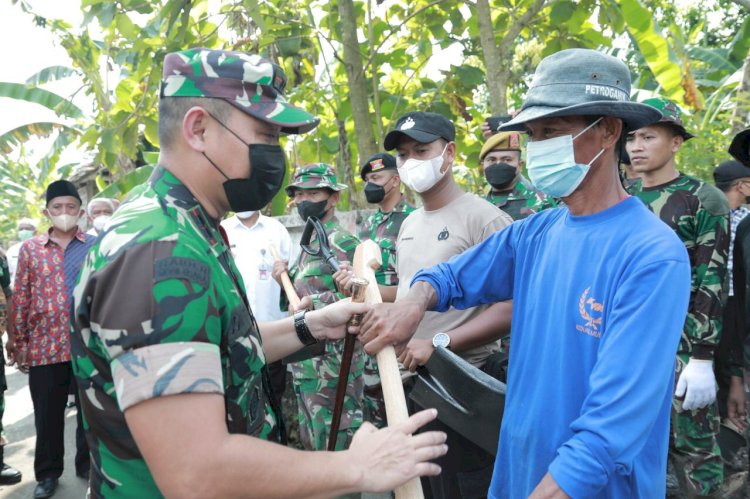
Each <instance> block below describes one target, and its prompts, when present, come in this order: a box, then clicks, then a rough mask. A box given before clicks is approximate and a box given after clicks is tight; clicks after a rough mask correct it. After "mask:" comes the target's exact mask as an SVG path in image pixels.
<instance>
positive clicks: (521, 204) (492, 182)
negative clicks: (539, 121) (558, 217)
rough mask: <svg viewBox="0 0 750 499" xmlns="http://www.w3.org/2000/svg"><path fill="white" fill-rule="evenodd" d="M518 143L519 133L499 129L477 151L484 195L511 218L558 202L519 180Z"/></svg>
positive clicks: (525, 214) (523, 216) (555, 204)
mask: <svg viewBox="0 0 750 499" xmlns="http://www.w3.org/2000/svg"><path fill="white" fill-rule="evenodd" d="M521 147H522V140H521V134H520V133H518V132H500V133H496V134H494V135H492V136H491V137H490V138H489V139H487V142H485V143H484V145H483V146H482V150H481V151H480V152H479V164H480V165H481V167H482V172H483V173H484V178H485V179H487V183H488V184H489V186H490V189H489V191H488V192H487V194H486V196H485V199H486V200H487V201H489V202H490V203H492V204H494V205H495V206H497V207H498V208H500V209H501V210H503V211H504V212H505V213H507V214H508V215H510V217H511V218H512V219H513V220H523V219H524V218H526V217H528V216H529V215H531V214H532V213H536V212H538V211H541V210H544V209H546V208H554V207H555V206H557V202H555V200H554V199H553V198H550V197H549V196H547V195H545V194H544V193H543V192H540V191H538V190H536V189H534V188H533V187H530V186H527V185H526V184H524V182H522V181H521V170H522V169H523V159H522V158H521Z"/></svg>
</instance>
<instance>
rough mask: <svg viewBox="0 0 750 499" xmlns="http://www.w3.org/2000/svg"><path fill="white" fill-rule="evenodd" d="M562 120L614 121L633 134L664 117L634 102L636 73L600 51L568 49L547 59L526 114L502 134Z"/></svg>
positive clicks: (528, 97)
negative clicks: (537, 122)
mask: <svg viewBox="0 0 750 499" xmlns="http://www.w3.org/2000/svg"><path fill="white" fill-rule="evenodd" d="M561 116H612V117H615V118H620V119H621V120H623V122H624V128H625V130H626V131H628V130H630V131H632V130H637V129H638V128H641V127H643V126H646V125H649V124H651V123H655V122H657V121H659V120H660V119H661V116H662V115H661V113H660V112H659V111H658V110H657V109H654V108H653V107H651V106H647V105H645V104H640V103H637V102H632V101H630V71H629V70H628V68H627V66H625V64H623V63H622V61H620V60H618V59H616V58H615V57H612V56H611V55H607V54H603V53H601V52H598V51H596V50H589V49H568V50H562V51H560V52H557V53H555V54H552V55H550V56H547V57H545V58H544V59H542V62H541V63H539V66H537V68H536V72H535V73H534V79H533V80H532V82H531V86H530V87H529V91H528V92H527V93H526V99H525V100H524V102H523V105H522V106H521V110H520V112H519V113H518V114H517V115H516V116H515V117H514V118H513V119H512V120H510V121H508V122H506V123H504V124H502V125H501V126H500V128H499V130H500V131H510V130H524V125H525V124H526V123H527V122H529V121H532V120H536V119H540V118H556V117H561Z"/></svg>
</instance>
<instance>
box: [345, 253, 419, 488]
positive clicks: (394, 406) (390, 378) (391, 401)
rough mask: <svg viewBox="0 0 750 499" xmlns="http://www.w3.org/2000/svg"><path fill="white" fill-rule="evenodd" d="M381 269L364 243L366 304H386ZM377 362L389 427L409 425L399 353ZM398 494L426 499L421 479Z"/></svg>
mask: <svg viewBox="0 0 750 499" xmlns="http://www.w3.org/2000/svg"><path fill="white" fill-rule="evenodd" d="M380 265H382V257H381V254H380V248H379V247H378V245H377V244H375V243H374V242H373V241H371V240H367V241H363V242H361V243H360V244H359V246H357V249H356V251H355V253H354V262H353V267H354V274H355V275H356V276H357V277H361V278H363V279H367V281H368V282H369V284H368V286H367V295H366V297H365V303H371V304H372V303H382V302H383V299H382V297H381V296H380V289H378V283H377V281H376V280H375V270H374V268H379V267H380ZM375 359H376V360H377V362H378V372H379V373H380V384H381V386H382V387H383V400H384V401H385V413H386V416H387V418H388V424H389V425H394V424H398V423H401V422H403V421H406V420H407V419H409V411H408V410H407V409H406V397H405V396H404V385H403V384H402V382H401V373H400V372H399V369H398V359H397V358H396V351H395V350H394V349H393V347H392V346H387V347H385V348H383V349H382V350H381V351H380V352H378V354H377V355H376V356H375ZM395 492H396V499H424V493H423V492H422V483H421V482H420V481H419V477H417V478H413V479H411V480H409V481H408V482H406V483H405V484H403V485H401V486H400V487H398V488H396V490H395Z"/></svg>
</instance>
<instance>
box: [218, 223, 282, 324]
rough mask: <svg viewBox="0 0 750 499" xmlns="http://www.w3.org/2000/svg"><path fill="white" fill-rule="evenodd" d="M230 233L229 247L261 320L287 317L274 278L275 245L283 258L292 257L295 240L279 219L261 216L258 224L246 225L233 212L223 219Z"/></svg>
mask: <svg viewBox="0 0 750 499" xmlns="http://www.w3.org/2000/svg"><path fill="white" fill-rule="evenodd" d="M221 226H222V227H223V228H224V230H225V231H226V233H227V238H228V239H229V247H230V249H231V250H232V256H234V261H235V263H236V264H237V268H238V269H239V271H240V274H241V275H242V280H243V281H245V289H246V290H247V299H248V300H249V301H250V307H251V308H252V310H253V314H254V315H255V318H256V319H257V320H258V321H272V320H276V319H283V318H284V317H286V316H287V313H286V311H281V310H280V309H279V296H280V294H281V288H280V287H279V285H278V283H277V282H276V281H275V280H274V279H273V277H271V268H272V267H273V256H272V255H271V251H270V250H269V249H268V248H269V244H273V245H274V246H275V247H276V250H277V251H278V252H279V256H280V257H281V259H282V260H286V261H289V260H291V257H292V256H293V255H292V239H291V237H289V232H288V231H287V230H286V227H284V226H283V225H282V224H281V223H280V222H279V221H278V220H275V219H273V218H271V217H267V216H265V215H260V216H259V217H258V220H257V221H256V223H255V225H253V226H252V227H246V226H245V225H244V224H243V223H242V221H241V220H240V219H239V218H237V215H233V216H231V217H229V218H227V219H226V220H223V221H222V222H221Z"/></svg>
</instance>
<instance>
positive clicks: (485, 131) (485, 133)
mask: <svg viewBox="0 0 750 499" xmlns="http://www.w3.org/2000/svg"><path fill="white" fill-rule="evenodd" d="M480 128H481V129H482V137H484V140H487V139H489V138H490V137H492V135H493V134H494V133H495V132H493V131H492V130H490V124H489V123H487V122H486V121H483V122H482V124H481V125H480Z"/></svg>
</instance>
